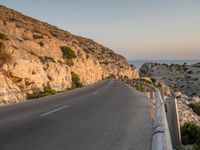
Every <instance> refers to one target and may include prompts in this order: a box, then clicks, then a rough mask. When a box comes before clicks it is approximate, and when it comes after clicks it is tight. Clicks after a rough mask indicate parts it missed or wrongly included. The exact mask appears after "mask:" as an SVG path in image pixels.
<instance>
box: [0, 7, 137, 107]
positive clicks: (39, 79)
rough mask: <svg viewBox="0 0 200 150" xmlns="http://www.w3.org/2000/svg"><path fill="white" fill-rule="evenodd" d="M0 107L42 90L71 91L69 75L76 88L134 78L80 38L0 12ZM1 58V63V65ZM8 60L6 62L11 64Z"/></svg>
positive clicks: (118, 59) (123, 64)
mask: <svg viewBox="0 0 200 150" xmlns="http://www.w3.org/2000/svg"><path fill="white" fill-rule="evenodd" d="M0 44H1V45H3V46H1V49H0V52H3V53H2V54H3V55H5V56H9V58H8V57H7V58H6V57H2V58H0V59H2V60H4V61H0V62H1V64H0V73H1V81H0V82H1V91H0V92H1V94H2V95H7V93H8V92H10V91H12V90H13V89H14V90H15V91H17V93H18V94H15V95H12V94H11V95H9V96H1V98H0V103H1V104H3V103H10V102H18V101H20V100H25V99H26V94H27V93H28V94H31V93H34V92H36V91H42V90H43V88H44V86H46V85H47V84H48V86H51V88H53V89H54V90H56V91H64V90H66V89H68V88H71V87H72V84H73V83H72V82H73V81H72V72H74V73H75V74H77V75H78V76H79V78H80V82H81V83H82V84H89V83H94V82H96V81H98V80H102V79H105V78H107V77H109V76H116V77H128V78H131V77H132V76H133V77H136V78H137V77H138V72H137V70H136V69H131V67H130V66H129V64H128V63H127V60H126V59H125V58H124V57H123V56H121V55H118V54H116V53H114V52H113V51H112V50H110V49H108V48H106V47H104V46H102V45H100V44H98V43H96V42H94V41H92V40H90V39H86V38H83V37H80V36H75V35H73V34H71V33H69V32H67V31H63V30H61V29H58V28H57V27H55V26H51V25H49V24H47V23H44V22H41V21H39V20H36V19H33V18H30V17H28V16H25V15H23V14H21V13H18V12H16V11H14V10H11V9H8V8H6V7H4V6H0ZM5 58H6V59H5ZM11 58H12V59H11Z"/></svg>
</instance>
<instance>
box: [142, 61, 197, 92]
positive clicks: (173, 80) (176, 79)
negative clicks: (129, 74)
mask: <svg viewBox="0 0 200 150" xmlns="http://www.w3.org/2000/svg"><path fill="white" fill-rule="evenodd" d="M140 73H141V75H144V76H150V77H154V78H157V79H159V80H161V81H163V82H164V83H165V84H167V85H169V86H170V87H171V88H173V89H174V90H175V91H181V92H182V93H184V94H186V95H188V96H200V86H199V85H200V64H199V63H197V64H193V65H187V64H183V65H178V64H172V65H167V64H157V63H145V64H144V65H143V66H142V67H141V69H140Z"/></svg>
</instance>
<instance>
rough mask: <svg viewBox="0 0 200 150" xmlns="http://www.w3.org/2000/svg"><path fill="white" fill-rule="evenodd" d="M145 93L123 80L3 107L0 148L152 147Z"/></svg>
mask: <svg viewBox="0 0 200 150" xmlns="http://www.w3.org/2000/svg"><path fill="white" fill-rule="evenodd" d="M151 137H152V120H151V119H150V115H149V107H148V105H147V98H146V96H145V95H144V94H142V93H140V92H138V91H136V90H134V89H133V88H131V87H129V86H127V85H125V84H124V83H122V82H121V81H119V80H112V79H111V80H104V81H100V82H98V83H96V84H93V85H89V86H86V87H83V88H81V89H76V90H73V91H70V92H65V93H60V94H56V95H53V96H50V97H44V98H40V99H38V100H32V101H27V102H24V103H20V104H14V105H10V106H4V107H0V150H150V147H151Z"/></svg>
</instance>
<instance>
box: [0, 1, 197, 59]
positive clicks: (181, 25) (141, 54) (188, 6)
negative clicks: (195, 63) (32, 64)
mask: <svg viewBox="0 0 200 150" xmlns="http://www.w3.org/2000/svg"><path fill="white" fill-rule="evenodd" d="M0 4H1V5H5V6H7V7H9V8H12V9H15V10H17V11H20V12H22V13H24V14H26V15H28V16H31V17H34V18H36V19H39V20H42V21H45V22H48V23H50V24H53V25H56V26H58V27H60V28H62V29H64V30H67V31H69V32H71V33H73V34H76V35H81V36H84V37H88V38H91V39H93V40H95V41H97V42H99V43H101V44H103V45H104V46H106V47H109V48H111V49H113V50H114V51H115V52H117V53H120V54H122V55H124V56H125V57H126V58H128V59H200V0H57V1H56V0H28V1H27V0H16V1H13V0H0Z"/></svg>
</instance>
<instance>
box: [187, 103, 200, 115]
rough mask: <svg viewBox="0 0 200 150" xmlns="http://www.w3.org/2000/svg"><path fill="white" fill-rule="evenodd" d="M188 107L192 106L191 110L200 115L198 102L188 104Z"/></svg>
mask: <svg viewBox="0 0 200 150" xmlns="http://www.w3.org/2000/svg"><path fill="white" fill-rule="evenodd" d="M189 107H190V108H192V110H193V111H194V112H195V113H196V114H197V115H199V116H200V103H195V104H189Z"/></svg>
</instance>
